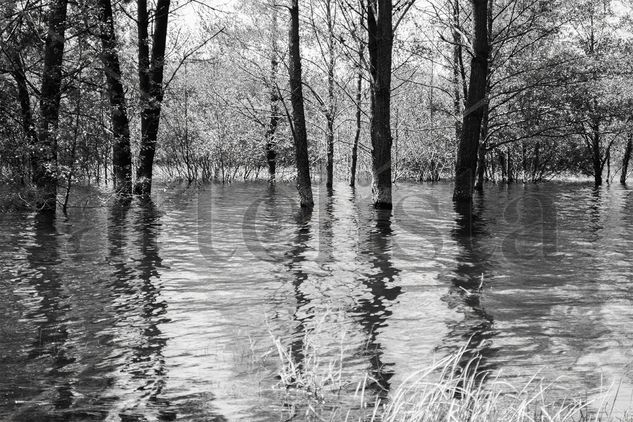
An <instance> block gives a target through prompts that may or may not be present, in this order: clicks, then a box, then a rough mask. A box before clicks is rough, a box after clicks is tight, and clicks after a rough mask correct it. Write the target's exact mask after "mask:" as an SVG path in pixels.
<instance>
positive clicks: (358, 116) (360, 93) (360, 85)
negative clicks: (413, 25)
mask: <svg viewBox="0 0 633 422" xmlns="http://www.w3.org/2000/svg"><path fill="white" fill-rule="evenodd" d="M361 55H362V53H361ZM360 63H361V62H359V65H358V77H357V78H358V79H357V81H356V133H355V134H354V144H353V145H352V168H351V171H350V179H349V185H350V186H351V187H354V186H356V167H357V166H358V141H359V140H360V132H361V129H362V120H361V118H362V111H363V110H362V104H361V103H362V101H363V71H362V69H361V66H362V65H361V64H360Z"/></svg>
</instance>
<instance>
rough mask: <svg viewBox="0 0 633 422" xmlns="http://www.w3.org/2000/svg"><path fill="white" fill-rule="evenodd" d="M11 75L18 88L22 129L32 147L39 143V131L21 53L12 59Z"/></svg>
mask: <svg viewBox="0 0 633 422" xmlns="http://www.w3.org/2000/svg"><path fill="white" fill-rule="evenodd" d="M11 67H12V69H11V75H12V76H13V79H14V80H15V83H16V85H17V88H18V99H19V100H20V112H21V114H22V129H23V130H24V135H25V136H26V139H27V142H28V143H29V145H30V146H35V144H36V143H37V131H36V130H35V124H34V122H33V111H32V110H31V96H30V94H29V87H28V83H27V79H26V73H25V72H24V64H23V63H22V58H21V57H20V55H19V53H17V52H16V53H15V54H14V55H13V57H12V58H11Z"/></svg>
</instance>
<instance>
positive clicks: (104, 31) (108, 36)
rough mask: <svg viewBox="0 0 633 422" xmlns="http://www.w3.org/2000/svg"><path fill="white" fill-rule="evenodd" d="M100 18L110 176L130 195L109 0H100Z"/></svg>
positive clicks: (127, 148)
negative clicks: (109, 127) (111, 138)
mask: <svg viewBox="0 0 633 422" xmlns="http://www.w3.org/2000/svg"><path fill="white" fill-rule="evenodd" d="M99 9H100V10H99V18H100V20H101V32H100V36H101V44H102V47H103V52H102V54H101V59H102V61H103V68H104V71H105V75H106V80H107V84H108V96H109V100H110V117H111V120H112V132H113V134H114V143H113V145H112V167H113V171H112V176H113V181H114V189H115V191H116V192H117V193H118V194H121V195H131V194H132V153H131V149H130V125H129V120H128V116H127V107H126V101H125V91H124V90H123V84H122V83H121V65H120V64H119V54H118V45H117V41H116V34H115V30H114V21H113V16H112V3H111V1H110V0H99Z"/></svg>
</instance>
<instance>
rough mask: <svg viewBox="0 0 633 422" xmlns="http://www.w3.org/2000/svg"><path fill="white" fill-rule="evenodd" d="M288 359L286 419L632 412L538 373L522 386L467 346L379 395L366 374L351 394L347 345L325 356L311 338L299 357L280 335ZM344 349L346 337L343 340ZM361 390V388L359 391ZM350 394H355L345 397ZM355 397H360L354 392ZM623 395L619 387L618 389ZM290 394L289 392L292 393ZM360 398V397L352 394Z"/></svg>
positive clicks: (559, 421) (488, 419)
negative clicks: (494, 371) (574, 392)
mask: <svg viewBox="0 0 633 422" xmlns="http://www.w3.org/2000/svg"><path fill="white" fill-rule="evenodd" d="M275 344H276V346H277V350H278V355H279V358H280V361H281V366H280V371H279V377H280V381H279V385H280V386H283V387H284V388H285V389H286V390H288V391H290V390H292V391H293V394H292V395H291V398H290V400H289V402H288V403H290V404H288V403H286V404H285V406H286V407H287V408H289V409H288V413H289V417H288V418H287V419H286V420H306V421H307V420H314V421H345V422H351V421H362V422H445V421H446V422H616V421H617V422H620V421H633V418H631V417H630V416H629V415H628V414H621V413H620V414H619V415H617V416H616V415H614V404H615V399H613V401H610V400H607V399H606V397H607V395H606V392H607V391H605V390H604V389H603V390H602V391H601V392H602V393H603V397H605V398H604V399H603V400H602V402H599V401H598V402H596V401H591V400H588V399H586V398H585V399H582V398H573V399H569V398H567V399H563V398H561V391H560V390H561V384H562V380H560V379H559V380H557V381H555V382H554V383H551V384H544V383H543V382H542V381H539V380H538V379H537V376H538V374H535V375H534V376H533V377H532V379H531V380H529V382H527V383H526V385H524V386H522V387H520V388H517V387H515V386H513V385H511V384H510V383H508V382H506V381H502V380H500V379H499V378H498V377H494V376H492V375H491V374H490V373H488V372H486V371H483V370H481V369H480V368H479V364H478V362H479V359H478V358H473V359H470V360H469V359H468V358H466V355H467V353H466V352H467V350H466V349H461V350H459V351H458V352H456V353H453V354H451V355H449V356H446V357H444V358H443V359H440V360H438V361H436V362H435V363H434V364H433V365H431V366H429V367H428V368H426V369H424V370H421V371H418V372H416V373H414V374H412V375H411V376H409V377H408V378H407V379H406V380H405V381H403V382H402V383H401V384H400V386H399V387H398V388H397V389H395V390H393V391H391V392H390V393H389V395H388V397H387V398H376V396H375V394H372V393H371V392H368V391H365V385H367V384H368V380H371V378H370V377H369V376H368V375H365V377H364V379H363V381H361V382H359V383H358V384H359V387H358V388H357V389H356V393H355V394H354V393H352V394H349V391H350V390H349V389H347V388H345V387H346V386H349V382H346V381H345V375H346V371H345V368H344V361H343V350H342V351H341V354H340V357H336V358H333V357H331V355H330V358H329V360H327V359H324V356H321V357H319V356H320V355H319V354H318V352H317V351H316V349H314V347H315V345H314V344H310V343H309V342H305V343H304V344H305V346H306V347H308V348H309V350H305V351H304V352H303V355H304V356H312V357H311V358H309V359H305V360H303V361H302V364H301V366H298V365H297V364H295V363H294V360H293V358H292V353H291V351H290V349H289V348H285V347H284V346H283V345H282V343H281V342H280V341H279V340H278V339H275ZM341 347H343V343H341ZM352 391H353V390H352ZM344 395H347V396H348V397H343V396H344ZM350 395H352V396H353V397H349V396H350ZM616 396H617V392H616ZM287 398H288V396H287ZM350 399H352V400H350Z"/></svg>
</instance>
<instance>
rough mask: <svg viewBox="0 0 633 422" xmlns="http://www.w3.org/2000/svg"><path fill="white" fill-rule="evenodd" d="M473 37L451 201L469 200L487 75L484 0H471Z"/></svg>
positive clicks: (485, 7)
mask: <svg viewBox="0 0 633 422" xmlns="http://www.w3.org/2000/svg"><path fill="white" fill-rule="evenodd" d="M472 4H473V19H474V27H475V37H474V42H473V47H474V50H475V51H474V53H475V55H474V57H473V58H472V61H471V65H470V81H469V88H468V100H467V102H466V110H464V120H463V125H462V137H461V139H460V141H459V146H458V149H457V164H456V166H455V191H454V192H453V200H455V201H458V202H461V201H471V200H472V196H473V186H474V182H475V171H476V168H477V152H478V149H479V138H480V135H481V122H482V119H483V116H484V110H485V104H486V102H487V99H486V80H487V77H488V56H489V50H490V47H489V43H488V0H472Z"/></svg>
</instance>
